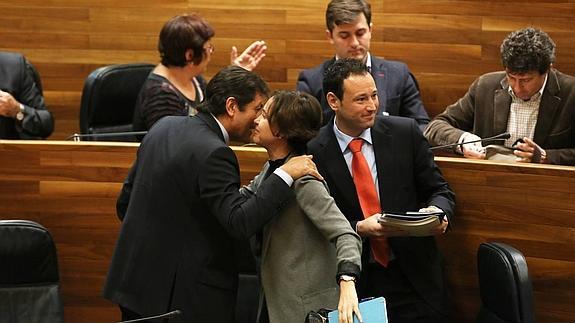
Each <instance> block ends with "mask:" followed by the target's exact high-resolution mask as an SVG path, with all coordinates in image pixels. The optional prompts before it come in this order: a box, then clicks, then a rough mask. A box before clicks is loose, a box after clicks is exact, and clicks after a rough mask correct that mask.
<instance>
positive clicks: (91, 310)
mask: <svg viewBox="0 0 575 323" xmlns="http://www.w3.org/2000/svg"><path fill="white" fill-rule="evenodd" d="M136 148H137V145H136V144H121V143H86V142H59V141H43V142H42V141H39V142H34V141H1V140H0V165H2V167H0V218H3V219H5V218H23V219H30V220H34V221H37V222H40V223H42V224H43V225H44V226H46V227H47V228H48V229H49V230H50V231H51V232H52V234H53V236H54V239H55V241H56V245H57V248H58V254H59V265H60V274H61V285H62V295H63V298H64V305H65V316H66V321H69V322H79V323H83V322H113V321H116V320H118V319H119V313H118V311H117V309H116V307H115V306H114V305H113V304H111V303H110V302H108V301H106V300H104V299H103V298H102V297H101V290H102V286H103V284H104V279H105V277H106V273H107V269H108V266H109V261H110V259H111V255H112V251H113V248H114V244H115V242H116V239H117V235H118V230H119V227H120V222H119V221H118V219H117V218H116V215H115V202H116V197H117V194H118V192H119V190H120V188H121V185H122V184H121V183H122V181H123V180H124V178H125V176H126V174H127V172H128V168H129V167H130V166H131V163H132V161H133V159H134V158H135V153H136ZM234 151H235V153H236V155H237V156H238V160H239V163H240V168H241V180H242V183H244V184H246V183H248V182H249V180H251V179H252V178H253V177H254V176H255V175H256V174H257V173H259V170H260V169H261V167H262V165H263V163H264V162H265V160H266V159H267V157H266V156H267V155H266V153H265V151H264V150H263V149H261V148H251V147H234ZM436 160H437V163H438V165H439V167H440V168H441V170H442V172H443V174H444V175H445V177H446V179H447V181H448V182H449V183H450V185H451V187H452V188H453V190H454V191H455V193H456V197H457V215H456V218H455V221H454V223H453V230H452V231H450V232H448V233H447V234H446V235H444V236H442V237H440V238H439V239H438V242H439V245H440V249H441V251H442V253H443V255H444V262H445V271H446V276H447V285H448V290H449V293H450V297H451V299H452V302H453V304H454V316H455V321H457V322H472V321H473V320H474V317H475V315H476V313H477V309H478V305H479V293H478V287H477V269H476V251H477V248H478V246H479V244H480V243H481V242H485V241H501V242H505V243H509V244H511V245H513V246H514V247H516V248H518V249H519V250H521V251H522V252H523V253H524V254H525V256H526V258H527V262H528V266H529V270H530V274H531V277H532V280H533V288H534V297H535V309H536V315H537V321H538V322H543V323H547V322H549V323H550V322H554V323H555V322H571V321H572V318H573V317H575V310H574V309H573V308H572V306H571V305H572V304H573V303H574V302H575V235H573V232H575V222H574V220H573V219H575V192H574V191H573V187H575V168H573V167H566V166H541V165H520V164H515V165H513V164H500V163H495V162H489V161H474V160H468V159H457V158H445V157H437V158H436ZM14 170H17V171H14Z"/></svg>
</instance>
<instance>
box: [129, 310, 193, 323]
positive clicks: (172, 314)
mask: <svg viewBox="0 0 575 323" xmlns="http://www.w3.org/2000/svg"><path fill="white" fill-rule="evenodd" d="M180 315H182V311H180V310H174V311H171V312H168V313H164V314H161V315H154V316H146V317H142V318H139V319H134V320H127V321H120V322H118V323H135V322H144V321H149V320H156V319H169V318H173V317H176V316H180Z"/></svg>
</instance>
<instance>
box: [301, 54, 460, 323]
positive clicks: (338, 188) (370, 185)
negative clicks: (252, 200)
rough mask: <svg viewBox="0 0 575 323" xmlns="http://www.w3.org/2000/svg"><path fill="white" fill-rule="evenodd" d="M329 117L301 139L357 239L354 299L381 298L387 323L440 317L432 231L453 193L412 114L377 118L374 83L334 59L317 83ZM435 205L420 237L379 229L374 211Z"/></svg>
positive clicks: (441, 297) (361, 70)
mask: <svg viewBox="0 0 575 323" xmlns="http://www.w3.org/2000/svg"><path fill="white" fill-rule="evenodd" d="M323 91H324V93H326V99H327V102H328V104H329V106H330V107H331V109H332V110H333V111H334V112H335V119H334V120H333V121H332V122H330V123H328V124H327V125H326V126H324V127H323V128H322V129H321V131H320V133H319V135H318V136H317V137H316V138H315V139H314V140H312V141H311V142H310V143H309V146H308V148H309V150H308V153H310V154H313V156H314V161H315V162H316V165H317V166H318V170H319V171H320V173H321V174H322V176H323V177H324V178H325V180H326V181H327V183H328V186H329V189H330V192H331V195H332V196H333V197H334V199H335V201H336V203H337V205H338V207H339V208H340V209H341V211H342V212H343V214H345V216H346V217H347V219H348V220H349V221H350V223H351V225H352V226H353V227H354V228H355V230H356V231H357V233H358V234H359V235H360V236H362V237H363V238H364V245H363V255H362V267H363V270H362V273H361V279H360V280H359V281H358V292H359V296H360V297H377V296H384V297H385V298H386V302H387V311H388V318H389V322H390V323H402V322H410V323H411V322H425V323H430V322H445V321H447V318H448V310H447V307H448V306H447V299H446V295H445V286H444V280H443V275H442V268H441V257H440V255H439V251H438V249H437V246H436V243H435V238H434V236H435V235H438V234H443V233H444V232H445V230H446V229H447V227H448V224H449V222H451V219H452V217H453V210H454V205H455V197H454V194H453V192H452V191H451V189H450V188H449V185H448V184H447V182H446V181H445V180H444V179H443V176H442V175H441V172H440V171H439V168H438V167H437V165H436V164H435V162H434V160H433V154H432V153H431V152H430V150H429V144H428V143H427V141H426V139H425V138H424V137H423V134H422V133H421V131H420V129H419V127H418V125H417V123H416V122H415V121H414V120H413V119H409V118H403V117H393V116H377V117H376V111H377V107H378V97H377V87H376V85H375V82H374V80H373V77H372V76H371V74H370V73H369V72H368V70H367V68H366V67H365V65H364V64H361V62H359V61H357V60H353V59H341V60H338V61H336V62H335V63H334V64H333V65H332V66H331V67H330V68H328V69H327V70H326V74H325V77H324V81H323ZM417 210H427V211H431V210H442V211H443V212H444V214H445V216H444V217H443V221H442V222H441V223H440V224H439V225H438V226H437V227H435V228H434V229H433V230H431V231H430V232H429V235H428V236H424V237H412V236H409V234H408V233H407V232H405V231H401V230H397V229H394V228H393V227H386V226H384V225H382V224H380V223H379V222H378V221H377V219H378V217H379V214H380V213H382V212H405V211H417Z"/></svg>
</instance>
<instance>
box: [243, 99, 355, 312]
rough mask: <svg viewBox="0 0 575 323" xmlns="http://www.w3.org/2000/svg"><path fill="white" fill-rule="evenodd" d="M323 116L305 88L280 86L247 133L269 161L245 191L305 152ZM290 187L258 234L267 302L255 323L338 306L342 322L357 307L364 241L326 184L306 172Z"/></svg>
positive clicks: (263, 304)
mask: <svg viewBox="0 0 575 323" xmlns="http://www.w3.org/2000/svg"><path fill="white" fill-rule="evenodd" d="M321 118H322V111H321V106H320V104H319V102H318V101H317V100H316V99H315V98H314V97H313V96H311V95H309V94H307V93H303V92H294V91H279V92H277V93H276V94H275V95H274V96H272V97H271V98H270V99H269V100H268V101H267V103H266V105H265V106H264V108H263V109H262V112H261V115H260V116H259V117H258V118H257V119H256V121H255V123H256V128H255V129H254V131H253V135H252V139H253V141H254V142H255V143H256V144H258V145H260V146H262V147H264V148H265V149H266V150H267V152H268V156H269V160H270V161H269V162H268V163H266V164H265V165H264V167H263V169H262V171H261V173H260V174H259V175H258V176H256V178H254V180H253V181H252V182H251V183H250V184H249V185H248V186H245V187H243V188H242V193H244V194H246V195H249V194H257V189H258V186H259V185H260V183H262V181H264V180H265V179H266V178H267V176H269V174H271V173H273V171H274V170H275V169H276V168H277V167H280V166H281V165H282V164H283V163H284V162H285V161H287V160H289V159H290V158H292V157H294V156H298V155H302V154H305V153H306V145H307V142H308V141H309V140H310V139H312V138H313V137H315V136H316V134H317V132H318V130H319V128H320V127H321V124H322V123H321ZM292 187H293V189H294V191H295V195H296V199H295V200H293V201H292V202H291V205H289V206H286V208H285V209H284V211H283V212H282V213H281V214H280V215H278V216H277V217H275V218H274V219H272V220H271V221H270V222H269V223H268V224H267V225H266V226H265V227H264V229H263V232H262V233H261V235H258V237H261V238H258V237H256V240H257V241H256V243H255V245H256V246H257V247H256V248H255V249H256V257H258V258H260V262H259V263H260V275H261V282H262V290H263V298H261V299H264V300H265V301H262V303H261V304H260V309H261V310H260V313H259V317H260V321H259V323H262V322H268V319H269V322H271V323H280V322H285V323H293V322H303V321H304V319H305V315H306V314H307V313H308V312H309V311H312V310H318V309H319V308H326V307H327V308H335V307H336V306H337V307H338V309H339V314H340V315H339V318H340V322H349V323H351V322H353V313H354V312H355V313H356V314H357V315H358V316H359V309H358V300H357V294H356V291H355V280H357V279H358V278H359V274H360V271H361V259H360V258H361V239H360V237H359V236H358V235H357V234H356V233H355V231H354V230H353V229H352V228H351V226H350V224H349V222H348V221H347V219H346V218H345V216H344V215H343V214H342V213H341V212H340V210H339V209H338V208H337V206H336V204H335V202H334V200H333V198H332V197H331V196H330V195H329V192H328V188H327V186H326V183H325V182H322V181H319V180H317V179H315V178H313V177H311V176H306V177H302V178H300V179H298V180H296V181H295V182H294V184H293V186H292ZM338 300H339V301H338ZM338 302H339V303H338ZM338 304H339V305H338Z"/></svg>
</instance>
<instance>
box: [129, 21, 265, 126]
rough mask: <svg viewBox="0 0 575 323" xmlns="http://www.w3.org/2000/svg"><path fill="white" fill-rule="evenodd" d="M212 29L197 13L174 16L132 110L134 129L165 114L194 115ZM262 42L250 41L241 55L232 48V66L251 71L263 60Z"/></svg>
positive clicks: (200, 97) (203, 83) (211, 48)
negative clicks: (154, 63) (153, 65)
mask: <svg viewBox="0 0 575 323" xmlns="http://www.w3.org/2000/svg"><path fill="white" fill-rule="evenodd" d="M213 36H214V30H213V28H212V27H211V26H210V24H209V23H208V22H207V21H206V20H205V19H203V18H202V17H200V16H199V15H196V14H191V15H180V16H176V17H173V18H172V19H170V20H169V21H168V22H166V23H165V24H164V26H163V27H162V30H161V31H160V37H159V40H158V51H159V52H160V58H161V62H160V64H158V65H157V66H156V67H155V68H154V70H153V71H152V73H150V75H149V76H148V79H147V80H146V82H145V83H144V85H143V86H142V89H141V90H140V94H139V96H138V99H137V102H136V107H135V111H134V120H133V130H134V131H144V130H148V129H150V128H151V127H152V125H153V124H154V123H156V121H158V120H159V119H161V118H162V117H164V116H168V115H194V114H196V112H197V110H196V106H197V105H198V104H199V103H200V102H202V101H203V99H204V91H205V87H206V81H205V80H204V78H203V77H202V76H201V74H202V73H203V72H205V71H206V68H207V66H208V63H209V62H210V58H211V55H212V53H213V51H214V46H213V44H212V43H211V39H212V37H213ZM266 50H267V47H266V44H265V42H264V41H256V42H253V43H252V44H251V45H250V46H249V47H248V48H247V49H246V50H245V51H244V52H243V53H242V54H241V55H239V56H238V54H237V49H236V48H235V46H234V47H232V51H231V63H232V64H235V65H238V66H240V67H243V68H245V69H246V70H250V71H251V70H252V69H254V68H255V67H256V66H257V65H258V63H259V62H260V61H261V60H262V59H263V58H264V57H265V52H266Z"/></svg>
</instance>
